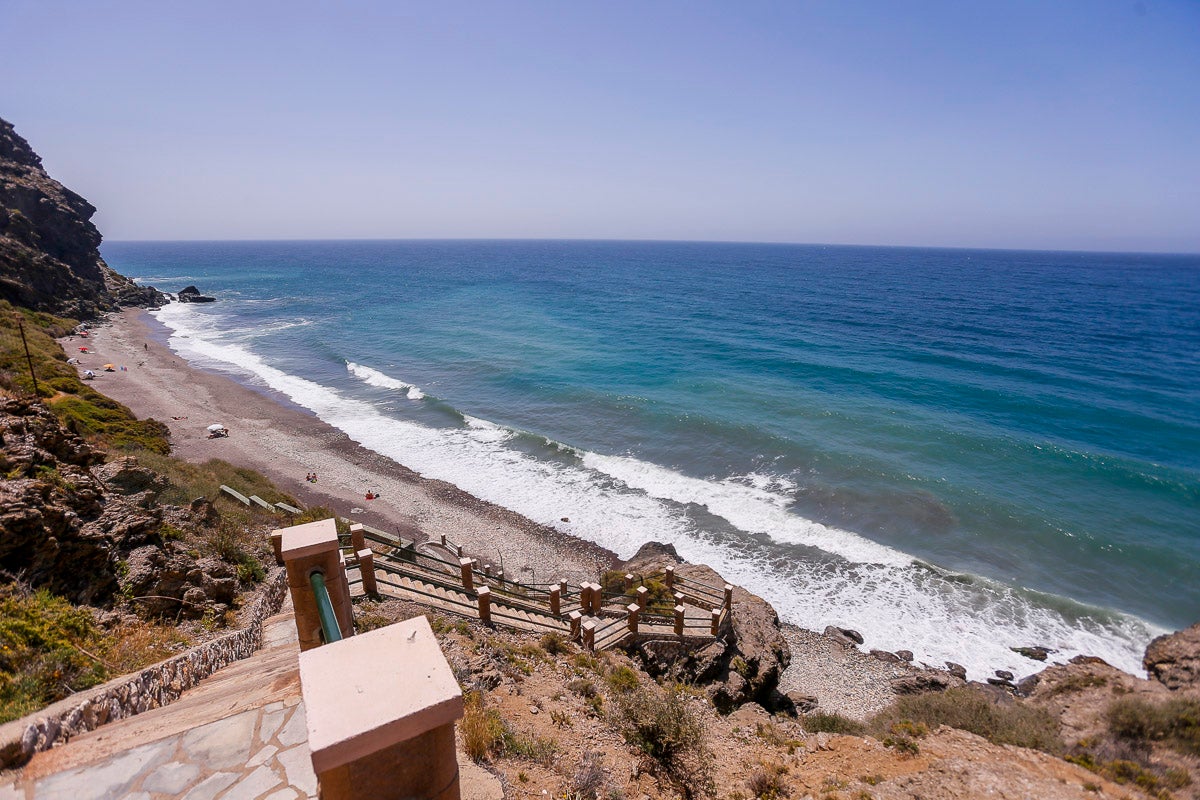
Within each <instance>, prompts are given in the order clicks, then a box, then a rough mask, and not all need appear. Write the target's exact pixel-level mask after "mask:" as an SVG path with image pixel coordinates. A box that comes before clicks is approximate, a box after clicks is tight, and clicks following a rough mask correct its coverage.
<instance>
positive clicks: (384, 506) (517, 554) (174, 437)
mask: <svg viewBox="0 0 1200 800" xmlns="http://www.w3.org/2000/svg"><path fill="white" fill-rule="evenodd" d="M165 334H166V332H165V331H164V330H162V329H161V327H158V326H157V324H156V323H155V322H154V320H153V318H151V317H150V316H149V315H148V314H147V313H146V312H145V311H144V310H142V309H128V310H125V311H122V312H120V313H117V314H112V315H109V316H108V317H107V318H106V319H105V320H103V321H102V322H99V323H97V324H95V325H94V326H93V327H92V329H91V332H90V334H89V336H88V337H87V338H86V339H85V338H79V337H73V338H70V339H64V340H62V344H63V347H64V349H65V350H66V351H67V352H68V353H69V354H70V355H73V356H78V357H79V359H80V365H79V369H80V370H81V371H82V370H84V369H91V370H92V371H94V372H95V373H96V380H95V381H94V383H93V385H94V386H95V387H96V389H97V390H98V391H101V392H103V393H104V394H106V395H108V396H109V397H112V398H113V399H114V400H118V401H120V402H122V403H124V404H125V405H127V406H129V408H130V409H131V410H132V411H133V412H134V413H135V414H137V415H138V416H139V417H142V418H147V417H153V418H154V419H157V420H159V421H161V422H163V423H164V424H166V425H167V426H168V427H169V428H170V429H171V443H172V448H173V450H172V452H173V454H174V455H175V456H177V457H179V458H182V459H185V460H188V461H193V462H203V461H206V460H208V459H211V458H219V459H222V460H225V461H228V462H230V463H232V464H235V465H238V466H247V467H251V468H253V469H256V470H258V471H260V472H262V473H263V474H265V475H267V476H268V477H269V478H271V480H272V481H274V483H275V485H276V486H277V487H278V488H279V489H280V490H282V491H284V492H287V493H289V494H291V495H293V496H294V497H295V498H296V499H297V500H298V501H299V502H300V503H301V504H303V505H304V506H306V507H310V506H326V507H329V508H331V509H332V510H334V511H335V512H337V513H338V514H341V515H345V516H348V517H350V518H351V519H353V520H355V521H360V522H363V523H365V524H368V525H372V526H375V527H379V528H383V529H385V530H388V531H393V532H397V533H400V534H401V535H402V536H404V537H405V538H412V539H416V540H417V541H424V540H428V539H435V540H436V539H438V538H439V537H440V536H442V535H445V536H447V537H448V538H449V539H450V540H451V541H453V542H455V543H458V544H461V545H462V546H463V548H464V550H465V552H466V553H469V554H471V555H473V556H475V557H477V558H480V559H484V560H486V561H489V562H490V563H495V564H497V565H498V564H499V563H501V561H502V562H503V564H504V570H505V573H506V574H507V575H509V576H511V577H513V578H514V579H516V580H522V581H530V582H545V581H549V580H556V579H560V578H565V579H566V580H568V581H570V582H573V583H578V582H579V581H581V580H591V579H594V578H595V577H596V576H597V572H598V571H601V570H604V569H608V568H610V567H611V566H612V565H613V564H614V563H615V562H616V560H617V558H616V555H615V554H614V553H612V552H611V551H608V550H606V549H604V548H602V547H599V546H598V545H596V544H594V543H592V542H588V541H584V540H582V539H578V538H576V537H573V536H571V535H569V534H567V533H563V532H562V531H557V530H555V529H553V528H550V527H548V526H545V525H538V524H537V523H535V522H533V521H531V520H529V519H527V518H525V517H523V516H522V515H520V514H517V513H515V512H513V511H510V510H508V509H505V508H502V507H500V506H497V505H495V504H493V503H489V502H486V501H483V500H480V499H478V498H476V497H474V496H472V495H470V494H468V493H466V492H464V491H462V490H460V489H458V488H457V487H455V486H453V485H451V484H448V483H446V482H444V481H437V480H429V479H426V478H423V477H421V476H420V475H418V474H417V473H415V472H413V471H412V470H410V469H407V468H406V467H404V466H403V465H400V464H397V463H396V462H394V461H392V460H390V459H388V458H386V457H384V456H381V455H379V454H377V453H374V452H372V451H370V450H367V449H365V448H363V447H362V446H360V445H358V444H357V443H355V442H354V441H352V440H351V439H350V438H349V437H347V436H346V434H344V433H342V432H341V431H339V430H337V429H335V428H333V427H332V426H330V425H328V424H326V423H324V422H322V421H321V420H319V419H317V418H316V417H315V416H313V415H312V414H310V413H308V412H306V411H304V410H302V409H299V408H297V407H295V406H293V405H291V404H290V403H288V402H287V401H286V400H284V399H282V398H277V397H273V396H271V392H270V390H269V389H263V390H262V391H256V390H254V389H251V388H247V387H246V386H243V385H242V384H240V383H237V382H236V381H234V380H232V379H231V378H227V377H225V376H222V375H219V374H215V373H212V372H207V371H205V370H202V369H198V368H196V367H193V366H191V365H190V364H188V362H187V361H185V360H184V359H182V358H180V357H179V356H178V355H177V354H176V353H174V352H173V351H172V350H171V349H170V348H168V347H167V346H166V344H165V343H164V340H165ZM84 346H86V347H87V348H88V350H89V351H90V352H89V353H86V354H85V353H80V352H79V349H78V348H79V347H84ZM108 363H111V364H114V365H116V366H117V370H116V371H115V372H105V371H103V368H102V367H103V365H104V364H108ZM122 366H123V367H125V369H124V370H122V369H121V367H122ZM176 417H178V418H179V419H176ZM215 423H220V424H223V425H224V426H225V427H227V428H228V429H229V431H230V435H229V436H228V437H223V438H217V439H209V438H208V432H207V428H208V426H209V425H210V424H215ZM312 472H315V473H316V474H317V483H315V484H313V483H309V482H307V481H306V480H305V477H306V476H307V475H308V474H309V473H312ZM234 488H236V487H234ZM367 491H372V492H378V494H379V497H378V498H376V499H374V500H371V501H367V500H365V495H366V492H367ZM357 509H361V510H357ZM570 513H571V510H570V509H563V515H564V516H569V515H570ZM281 524H283V523H282V522H281ZM766 599H767V601H768V602H770V601H771V598H769V597H768V598H766ZM783 627H784V633H785V637H786V638H787V640H788V643H789V646H790V647H791V651H792V662H791V666H790V667H789V668H788V669H787V671H786V672H785V673H784V675H783V677H782V679H781V681H780V689H781V691H786V692H793V693H799V694H805V695H810V696H813V697H815V698H817V700H818V702H819V705H820V708H821V709H822V710H825V711H830V712H833V711H836V712H839V713H843V714H847V715H849V716H852V717H855V718H860V719H865V718H866V717H868V716H870V715H871V714H873V713H875V712H876V711H879V710H880V709H882V708H884V707H885V706H886V705H887V704H888V703H890V702H891V701H892V700H893V699H894V697H895V695H894V693H893V692H892V690H891V688H890V686H889V681H890V680H891V679H893V678H896V677H900V676H902V675H905V674H907V673H908V672H909V670H910V667H909V666H908V665H904V664H891V663H886V662H883V661H879V660H877V659H875V658H874V657H873V656H871V655H869V654H867V653H864V652H861V651H859V650H855V649H853V648H845V647H843V646H841V645H839V644H837V643H836V642H835V641H834V640H832V639H830V638H828V637H825V636H823V635H821V634H819V633H816V632H812V631H807V630H804V629H802V628H799V627H797V626H794V625H788V624H785V625H784V626H783Z"/></svg>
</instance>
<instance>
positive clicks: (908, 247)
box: [100, 236, 1200, 256]
mask: <svg viewBox="0 0 1200 800" xmlns="http://www.w3.org/2000/svg"><path fill="white" fill-rule="evenodd" d="M226 242H227V243H230V244H236V243H255V242H259V243H264V244H266V243H271V242H279V243H288V242H612V243H620V242H636V243H641V244H655V243H661V244H746V245H766V246H771V245H778V246H780V247H861V248H879V249H888V248H892V249H899V250H979V251H997V252H1004V251H1012V252H1027V253H1096V254H1104V253H1111V254H1113V255H1150V256H1200V250H1195V251H1190V250H1093V249H1086V248H1083V249H1063V248H1043V247H974V246H970V245H937V244H859V243H856V242H784V241H774V242H763V241H754V240H751V239H631V238H611V239H608V238H606V239H601V238H594V237H585V236H576V237H567V236H558V237H552V236H543V237H536V238H531V237H525V236H370V237H350V236H347V237H336V236H321V237H309V238H256V237H247V238H240V239H231V238H230V239H184V238H178V239H110V238H107V237H105V239H104V242H103V243H102V244H101V245H100V247H101V249H103V247H104V245H105V244H110V243H111V244H189V243H194V244H222V243H226Z"/></svg>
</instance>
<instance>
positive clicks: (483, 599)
mask: <svg viewBox="0 0 1200 800" xmlns="http://www.w3.org/2000/svg"><path fill="white" fill-rule="evenodd" d="M475 599H476V600H478V601H479V621H480V622H482V623H483V624H484V625H487V624H489V623H491V621H492V590H491V589H489V588H488V587H486V586H480V587H479V591H478V592H476V593H475ZM714 624H715V623H714Z"/></svg>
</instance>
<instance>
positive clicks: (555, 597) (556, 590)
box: [550, 583, 562, 617]
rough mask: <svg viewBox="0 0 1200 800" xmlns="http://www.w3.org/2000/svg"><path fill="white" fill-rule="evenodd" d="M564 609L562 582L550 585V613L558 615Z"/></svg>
mask: <svg viewBox="0 0 1200 800" xmlns="http://www.w3.org/2000/svg"><path fill="white" fill-rule="evenodd" d="M561 610H562V584H560V583H556V584H554V585H553V586H551V587H550V613H551V614H553V615H554V616H556V617H557V616H558V615H559V613H561Z"/></svg>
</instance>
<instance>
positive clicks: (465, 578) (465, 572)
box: [458, 558, 475, 592]
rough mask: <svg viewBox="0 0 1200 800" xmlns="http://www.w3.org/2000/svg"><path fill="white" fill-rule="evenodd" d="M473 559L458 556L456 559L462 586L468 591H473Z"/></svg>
mask: <svg viewBox="0 0 1200 800" xmlns="http://www.w3.org/2000/svg"><path fill="white" fill-rule="evenodd" d="M474 566H475V559H473V558H460V559H459V560H458V569H459V572H460V574H461V577H462V585H463V588H464V589H466V590H467V591H468V592H473V591H475V577H474V575H472V572H473V567H474Z"/></svg>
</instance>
